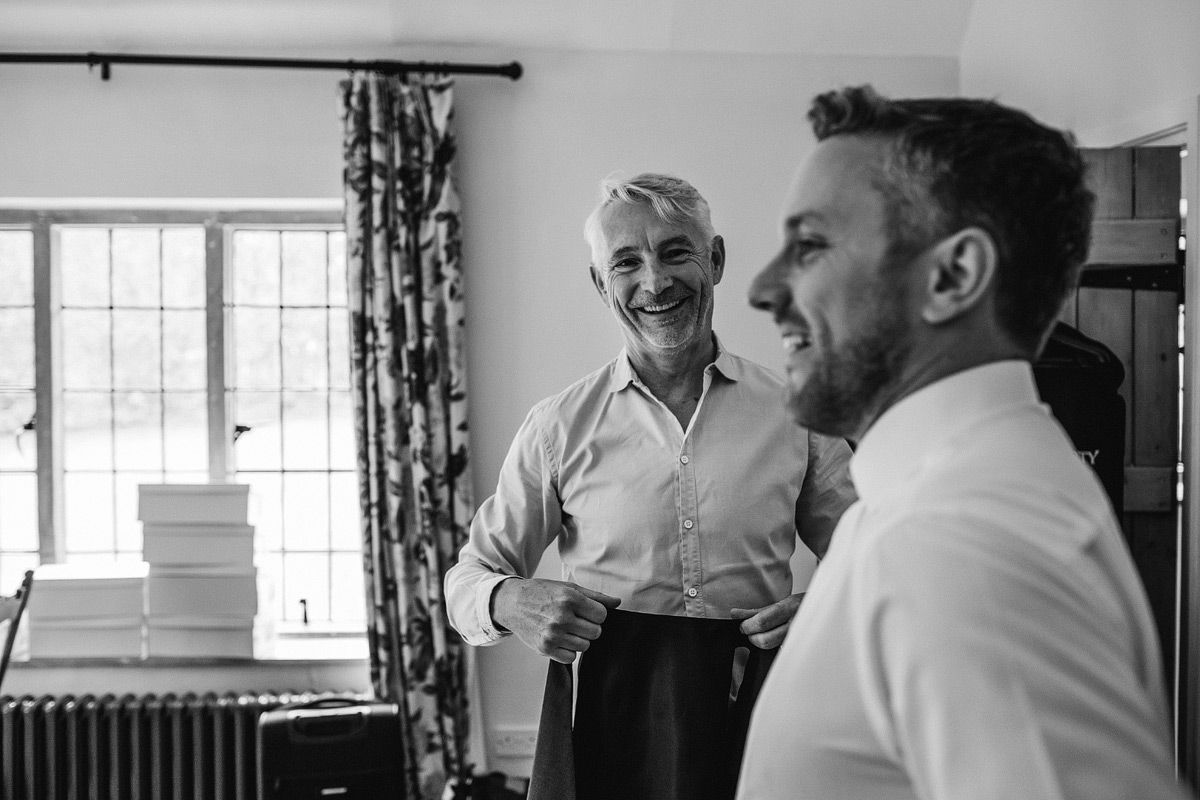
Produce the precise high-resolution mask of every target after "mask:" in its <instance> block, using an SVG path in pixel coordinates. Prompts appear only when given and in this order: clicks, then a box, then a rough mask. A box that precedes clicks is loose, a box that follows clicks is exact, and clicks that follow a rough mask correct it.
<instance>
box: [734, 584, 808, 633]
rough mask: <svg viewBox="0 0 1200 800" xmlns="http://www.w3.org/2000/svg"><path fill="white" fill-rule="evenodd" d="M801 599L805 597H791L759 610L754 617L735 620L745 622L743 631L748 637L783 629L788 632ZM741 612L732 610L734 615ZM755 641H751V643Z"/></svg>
mask: <svg viewBox="0 0 1200 800" xmlns="http://www.w3.org/2000/svg"><path fill="white" fill-rule="evenodd" d="M801 597H803V595H790V596H788V597H785V598H783V599H782V600H780V601H779V602H778V603H772V604H771V605H769V606H764V607H762V608H760V609H758V610H757V612H756V613H755V614H754V616H751V617H745V618H739V617H734V619H742V620H743V622H742V624H741V631H742V633H744V634H746V635H747V636H753V635H754V634H756V633H767V632H768V631H773V630H775V629H776V628H781V627H782V628H783V630H784V632H786V631H787V626H788V624H789V623H790V622H791V621H792V617H794V616H796V610H797V609H798V608H800V598H801ZM740 610H742V609H731V611H730V613H731V614H732V613H733V611H740ZM780 640H782V635H781V636H780ZM753 641H754V640H753V639H751V642H753ZM756 644H757V643H756Z"/></svg>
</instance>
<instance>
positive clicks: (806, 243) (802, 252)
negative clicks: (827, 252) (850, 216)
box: [788, 239, 825, 264]
mask: <svg viewBox="0 0 1200 800" xmlns="http://www.w3.org/2000/svg"><path fill="white" fill-rule="evenodd" d="M824 247H825V243H824V242H822V241H819V240H817V239H794V240H792V243H791V245H789V247H788V249H789V250H790V251H791V252H790V256H791V261H792V263H794V264H803V263H804V262H805V261H807V260H808V259H809V257H811V256H812V254H813V253H815V252H817V251H818V250H821V249H822V248H824Z"/></svg>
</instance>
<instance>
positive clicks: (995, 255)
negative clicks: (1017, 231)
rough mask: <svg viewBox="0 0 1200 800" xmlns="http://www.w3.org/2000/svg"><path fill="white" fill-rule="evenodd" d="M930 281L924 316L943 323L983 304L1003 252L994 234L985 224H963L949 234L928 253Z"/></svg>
mask: <svg viewBox="0 0 1200 800" xmlns="http://www.w3.org/2000/svg"><path fill="white" fill-rule="evenodd" d="M927 257H928V259H929V261H928V264H929V278H928V280H929V282H928V285H927V286H926V298H925V304H924V306H923V307H922V309H921V319H923V320H924V321H925V322H928V323H929V324H930V325H940V324H942V323H944V322H949V321H951V320H953V319H956V318H958V317H960V316H961V315H963V314H965V313H966V312H968V311H970V310H971V309H973V308H975V307H976V306H978V305H979V303H980V301H981V300H982V299H983V298H984V297H985V296H987V294H988V293H989V292H990V291H991V289H992V285H993V284H994V283H995V280H996V270H997V268H998V266H999V264H998V262H999V252H998V250H997V249H996V242H995V240H994V239H992V236H991V234H989V233H988V232H987V231H985V230H983V229H982V228H974V227H972V228H963V229H962V230H961V231H958V232H957V233H954V234H952V235H950V236H947V237H946V238H945V239H943V240H942V241H941V242H939V243H938V244H936V245H935V246H934V247H933V249H932V250H931V251H929V253H928V256H927Z"/></svg>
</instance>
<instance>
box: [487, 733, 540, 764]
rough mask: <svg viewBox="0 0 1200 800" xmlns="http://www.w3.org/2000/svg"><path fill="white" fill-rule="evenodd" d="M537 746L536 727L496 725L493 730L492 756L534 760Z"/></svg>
mask: <svg viewBox="0 0 1200 800" xmlns="http://www.w3.org/2000/svg"><path fill="white" fill-rule="evenodd" d="M536 745H537V726H535V725H496V726H495V727H493V728H492V755H496V756H507V757H509V758H533V750H534V747H535V746H536Z"/></svg>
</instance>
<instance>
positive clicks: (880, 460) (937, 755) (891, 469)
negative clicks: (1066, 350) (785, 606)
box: [738, 361, 1184, 800]
mask: <svg viewBox="0 0 1200 800" xmlns="http://www.w3.org/2000/svg"><path fill="white" fill-rule="evenodd" d="M850 471H851V476H852V477H853V479H854V483H855V487H856V488H857V490H858V493H859V497H860V500H859V502H857V503H856V504H855V505H854V506H852V507H851V509H850V510H849V511H847V512H846V515H845V517H844V518H843V519H842V521H841V523H840V524H839V526H838V528H837V530H836V531H835V532H834V535H833V542H832V544H831V546H830V549H829V552H828V554H827V557H826V559H825V560H824V561H823V562H822V564H821V566H820V567H819V568H818V569H817V573H816V576H815V577H814V579H813V582H812V585H811V586H810V588H809V592H808V594H807V595H806V597H805V599H804V603H803V604H802V605H801V607H800V611H799V613H798V614H797V616H796V618H795V619H794V620H793V623H792V626H791V628H790V630H789V632H788V636H787V638H786V640H785V641H784V644H783V647H782V649H781V651H780V654H779V656H778V658H777V659H776V661H775V664H774V666H773V667H772V670H771V673H770V675H769V676H768V678H767V682H766V684H765V686H764V687H763V692H762V695H761V696H760V697H759V700H758V704H757V706H756V708H755V712H754V716H753V721H752V723H751V729H750V733H749V738H748V741H747V747H746V755H745V760H744V763H743V769H742V773H741V780H740V783H739V790H738V797H739V798H742V800H752V799H753V800H759V799H760V798H797V799H798V800H803V799H804V798H813V799H814V800H835V799H836V798H846V800H884V798H886V800H905V799H906V798H921V799H922V800H1052V799H1053V800H1064V799H1066V798H1071V800H1110V799H1111V800H1117V799H1118V798H1120V799H1121V800H1129V799H1131V798H1138V799H1139V800H1144V799H1146V798H1177V797H1182V796H1184V795H1183V793H1182V791H1181V790H1180V789H1179V787H1178V786H1177V785H1176V783H1175V781H1174V770H1173V766H1172V756H1171V739H1170V735H1169V728H1168V721H1167V710H1166V693H1165V690H1164V687H1163V675H1162V665H1161V663H1160V656H1159V646H1158V641H1157V637H1156V634H1155V628H1154V623H1153V620H1152V618H1151V615H1150V610H1149V607H1148V604H1147V601H1146V597H1145V593H1144V591H1143V589H1142V586H1141V583H1140V581H1139V579H1138V576H1137V573H1136V572H1135V569H1134V566H1133V563H1132V561H1131V560H1130V556H1129V553H1128V550H1127V548H1126V545H1125V543H1124V541H1123V539H1122V537H1121V532H1120V529H1119V528H1118V526H1117V522H1116V520H1115V518H1114V516H1113V513H1112V511H1111V508H1110V505H1109V503H1108V500H1107V497H1106V495H1105V493H1104V490H1103V489H1102V488H1101V485H1100V483H1099V482H1098V481H1097V479H1096V478H1095V476H1094V475H1093V473H1092V472H1091V470H1090V469H1089V468H1088V467H1086V466H1085V465H1084V464H1083V463H1082V461H1081V460H1080V458H1079V457H1078V455H1077V454H1076V452H1075V449H1074V447H1073V446H1072V444H1071V442H1070V440H1069V439H1068V438H1067V436H1066V434H1065V433H1064V432H1063V430H1062V429H1061V427H1060V426H1059V425H1058V424H1057V422H1056V421H1055V420H1054V419H1053V417H1051V416H1050V413H1049V411H1048V410H1047V409H1046V407H1044V406H1043V405H1041V404H1040V403H1039V402H1038V398H1037V392H1036V389H1035V387H1034V383H1033V377H1032V371H1031V370H1030V368H1029V365H1028V364H1027V363H1025V362H1019V361H1005V362H999V363H994V364H989V365H986V366H982V367H977V368H974V369H971V370H967V371H964V372H961V373H958V374H956V375H953V376H951V377H949V378H946V379H944V380H941V381H938V382H936V383H934V384H932V385H930V386H928V387H925V388H923V389H921V390H919V391H917V392H916V393H914V394H912V395H910V396H909V397H907V398H905V399H903V400H902V401H900V402H899V403H897V404H896V405H895V406H894V407H892V408H891V409H889V410H888V411H886V412H885V413H884V414H883V415H882V416H881V417H880V418H879V419H878V420H877V421H876V423H875V424H874V425H873V426H872V427H871V429H870V430H869V431H868V432H867V434H866V435H865V436H864V437H863V439H862V441H861V442H860V445H859V447H858V449H857V451H856V453H855V455H854V457H853V459H852V460H851V464H850Z"/></svg>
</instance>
